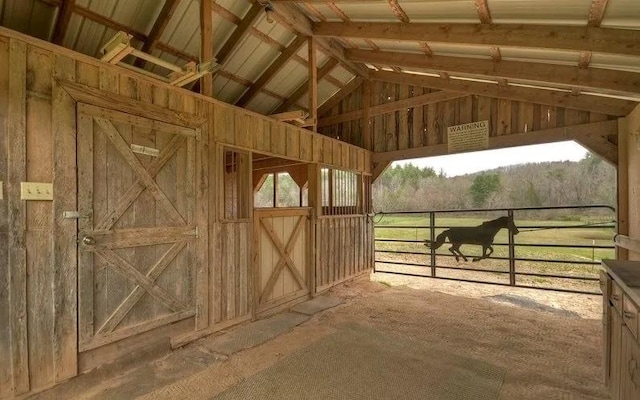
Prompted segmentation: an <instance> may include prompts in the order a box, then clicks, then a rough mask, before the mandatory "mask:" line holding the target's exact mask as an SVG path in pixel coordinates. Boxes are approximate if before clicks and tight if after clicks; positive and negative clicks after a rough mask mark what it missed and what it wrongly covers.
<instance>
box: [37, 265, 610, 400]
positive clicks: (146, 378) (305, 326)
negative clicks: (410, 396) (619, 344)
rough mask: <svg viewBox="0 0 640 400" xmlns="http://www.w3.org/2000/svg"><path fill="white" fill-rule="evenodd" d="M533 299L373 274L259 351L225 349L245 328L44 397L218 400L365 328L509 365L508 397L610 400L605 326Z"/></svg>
mask: <svg viewBox="0 0 640 400" xmlns="http://www.w3.org/2000/svg"><path fill="white" fill-rule="evenodd" d="M526 293H527V292H526V291H523V292H522V294H521V295H520V296H519V297H518V300H519V301H518V302H515V306H514V304H509V305H506V304H503V303H501V302H496V301H492V300H490V299H482V298H480V299H478V298H466V297H460V296H452V295H448V294H443V293H438V292H434V291H430V290H416V289H410V288H407V287H388V286H387V285H384V284H381V283H378V282H370V281H369V278H368V277H363V278H360V279H358V280H356V281H352V282H348V283H346V284H344V285H341V286H340V287H337V288H334V290H333V291H332V293H330V295H331V296H334V297H338V298H341V299H342V300H344V303H343V304H341V305H338V306H337V307H334V308H331V309H328V310H326V311H323V312H320V313H318V314H315V315H313V316H311V317H306V318H305V317H303V316H302V315H303V314H297V315H298V316H294V317H286V316H285V317H279V318H280V319H281V320H280V322H279V324H280V325H278V326H282V327H283V328H282V329H280V328H278V329H280V330H278V329H275V331H274V332H275V333H276V334H273V335H267V336H265V339H264V340H260V341H258V342H256V343H249V347H251V348H247V349H245V350H241V348H243V346H240V347H238V346H237V345H236V347H234V349H235V351H231V352H229V351H227V352H226V354H225V351H221V350H220V349H221V347H220V343H223V344H224V343H227V345H228V343H237V341H234V340H233V338H234V336H233V335H234V332H242V331H241V330H237V329H236V330H233V331H231V332H230V333H228V334H227V335H232V336H227V337H216V338H211V337H210V338H205V339H202V340H200V341H198V342H195V343H193V344H191V345H189V346H186V347H185V348H183V349H181V350H179V351H177V352H174V353H173V354H172V355H170V356H169V357H166V358H164V359H162V360H157V361H156V362H152V363H146V364H145V366H144V367H143V368H138V369H130V370H126V371H124V370H121V371H117V373H113V372H112V373H105V372H101V371H99V370H98V371H95V372H92V373H91V374H89V375H87V376H85V377H81V378H78V379H75V380H72V381H70V382H68V383H67V384H64V385H61V386H59V387H57V388H54V389H53V390H52V391H49V392H45V393H42V394H41V395H39V396H36V398H43V399H44V398H65V399H66V398H86V399H89V398H92V399H122V398H139V399H211V398H212V397H213V396H215V395H217V394H219V393H221V392H223V391H225V390H226V389H228V388H230V387H232V386H234V385H235V384H237V383H239V382H241V381H242V380H244V379H247V378H250V377H251V376H252V375H254V374H256V373H259V372H260V371H262V370H264V369H265V368H268V367H269V366H271V365H273V364H275V363H276V362H278V361H279V360H280V359H281V358H282V357H285V356H287V355H289V354H292V353H294V352H296V351H298V350H301V349H304V348H306V347H307V346H309V344H310V343H314V342H315V341H317V340H320V339H322V338H325V337H327V336H328V335H330V334H332V333H334V332H337V331H339V330H340V329H341V328H342V327H344V326H345V325H348V324H353V323H357V324H361V325H363V326H366V327H369V328H372V329H376V330H379V331H380V332H386V333H389V334H393V335H401V336H404V337H406V338H409V339H411V340H418V341H420V342H422V343H425V344H427V345H428V346H430V347H433V348H434V349H437V350H440V351H447V352H450V353H453V354H456V355H460V356H463V357H468V358H473V359H476V360H479V361H483V362H486V363H489V364H492V365H495V366H497V367H500V368H504V369H505V370H506V371H507V372H506V375H505V378H504V383H503V386H502V388H501V391H500V396H499V398H500V399H504V400H514V399H536V400H538V399H585V400H588V399H608V398H609V396H608V393H607V390H606V388H605V387H604V386H603V385H602V383H601V381H602V379H601V374H600V368H601V367H600V364H601V360H600V353H601V352H600V346H601V344H600V341H601V321H600V320H597V319H587V318H581V317H580V316H578V315H577V314H576V313H570V312H555V311H554V310H550V309H549V308H548V307H537V308H536V307H531V302H532V301H533V300H531V301H522V300H523V299H524V298H526ZM492 295H495V293H492ZM512 303H513V302H512ZM519 303H522V305H523V306H522V307H520V306H517V305H518V304H519ZM264 324H265V323H263V325H264ZM267 325H268V324H267ZM240 329H244V330H245V332H246V331H247V330H249V331H250V330H251V327H250V326H245V327H241V328H240ZM261 331H265V329H261ZM235 335H236V336H235V337H241V336H242V335H241V334H240V333H235ZM249 342H250V341H249ZM214 343H217V344H218V347H215V346H214V345H213V344H214ZM259 343H261V344H259ZM256 344H257V345H256ZM254 345H255V347H252V346H254ZM232 347H233V346H232ZM227 348H228V346H227ZM336 373H345V372H344V371H336Z"/></svg>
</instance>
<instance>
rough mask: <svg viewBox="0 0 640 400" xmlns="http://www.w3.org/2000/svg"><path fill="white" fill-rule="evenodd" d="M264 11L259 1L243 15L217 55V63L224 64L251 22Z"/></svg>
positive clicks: (250, 25)
mask: <svg viewBox="0 0 640 400" xmlns="http://www.w3.org/2000/svg"><path fill="white" fill-rule="evenodd" d="M263 12H264V9H263V7H262V6H261V5H260V3H254V4H253V5H252V6H251V8H250V9H249V11H248V12H247V14H246V15H245V16H244V18H243V19H242V21H240V23H239V24H238V26H236V29H235V30H234V31H233V33H232V34H231V36H230V37H229V39H228V40H227V41H226V42H225V44H224V45H223V46H222V48H221V49H220V51H219V52H218V54H217V55H216V57H217V62H218V64H221V65H222V64H224V62H225V61H226V60H227V58H228V57H229V55H231V52H232V51H233V49H235V48H236V46H237V45H238V44H239V43H240V42H241V41H242V39H243V38H244V37H245V35H246V34H247V33H248V32H249V30H250V28H251V27H252V26H253V23H254V22H255V21H256V19H258V17H259V16H260V15H261V14H262V13H263Z"/></svg>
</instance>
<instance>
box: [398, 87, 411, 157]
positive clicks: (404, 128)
mask: <svg viewBox="0 0 640 400" xmlns="http://www.w3.org/2000/svg"><path fill="white" fill-rule="evenodd" d="M398 91H399V99H401V100H402V99H406V98H407V97H409V86H407V85H400V87H399V88H398ZM409 135H410V132H409V115H408V111H407V109H406V108H403V109H402V110H399V111H398V149H399V150H404V149H408V148H409Z"/></svg>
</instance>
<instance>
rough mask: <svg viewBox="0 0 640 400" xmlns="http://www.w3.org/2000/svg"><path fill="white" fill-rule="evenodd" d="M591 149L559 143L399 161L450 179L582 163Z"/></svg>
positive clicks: (569, 143) (570, 143)
mask: <svg viewBox="0 0 640 400" xmlns="http://www.w3.org/2000/svg"><path fill="white" fill-rule="evenodd" d="M586 153H587V150H585V149H584V147H582V146H580V145H579V144H577V143H576V142H558V143H548V144H537V145H533V146H521V147H511V148H508V149H498V150H485V151H478V152H474V153H463V154H452V155H447V156H438V157H428V158H416V159H413V160H404V161H396V162H395V163H393V165H396V164H407V163H412V164H413V165H417V166H420V167H431V168H433V169H434V170H435V171H436V172H440V170H441V169H442V170H444V173H445V175H446V176H448V177H452V176H458V175H466V174H471V173H474V172H479V171H485V170H490V169H495V168H498V167H504V166H507V165H517V164H527V163H540V162H545V161H579V160H581V159H583V158H584V156H585V155H586Z"/></svg>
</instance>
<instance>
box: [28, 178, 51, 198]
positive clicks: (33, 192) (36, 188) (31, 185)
mask: <svg viewBox="0 0 640 400" xmlns="http://www.w3.org/2000/svg"><path fill="white" fill-rule="evenodd" d="M20 199H21V200H53V184H52V183H38V182H22V183H20Z"/></svg>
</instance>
